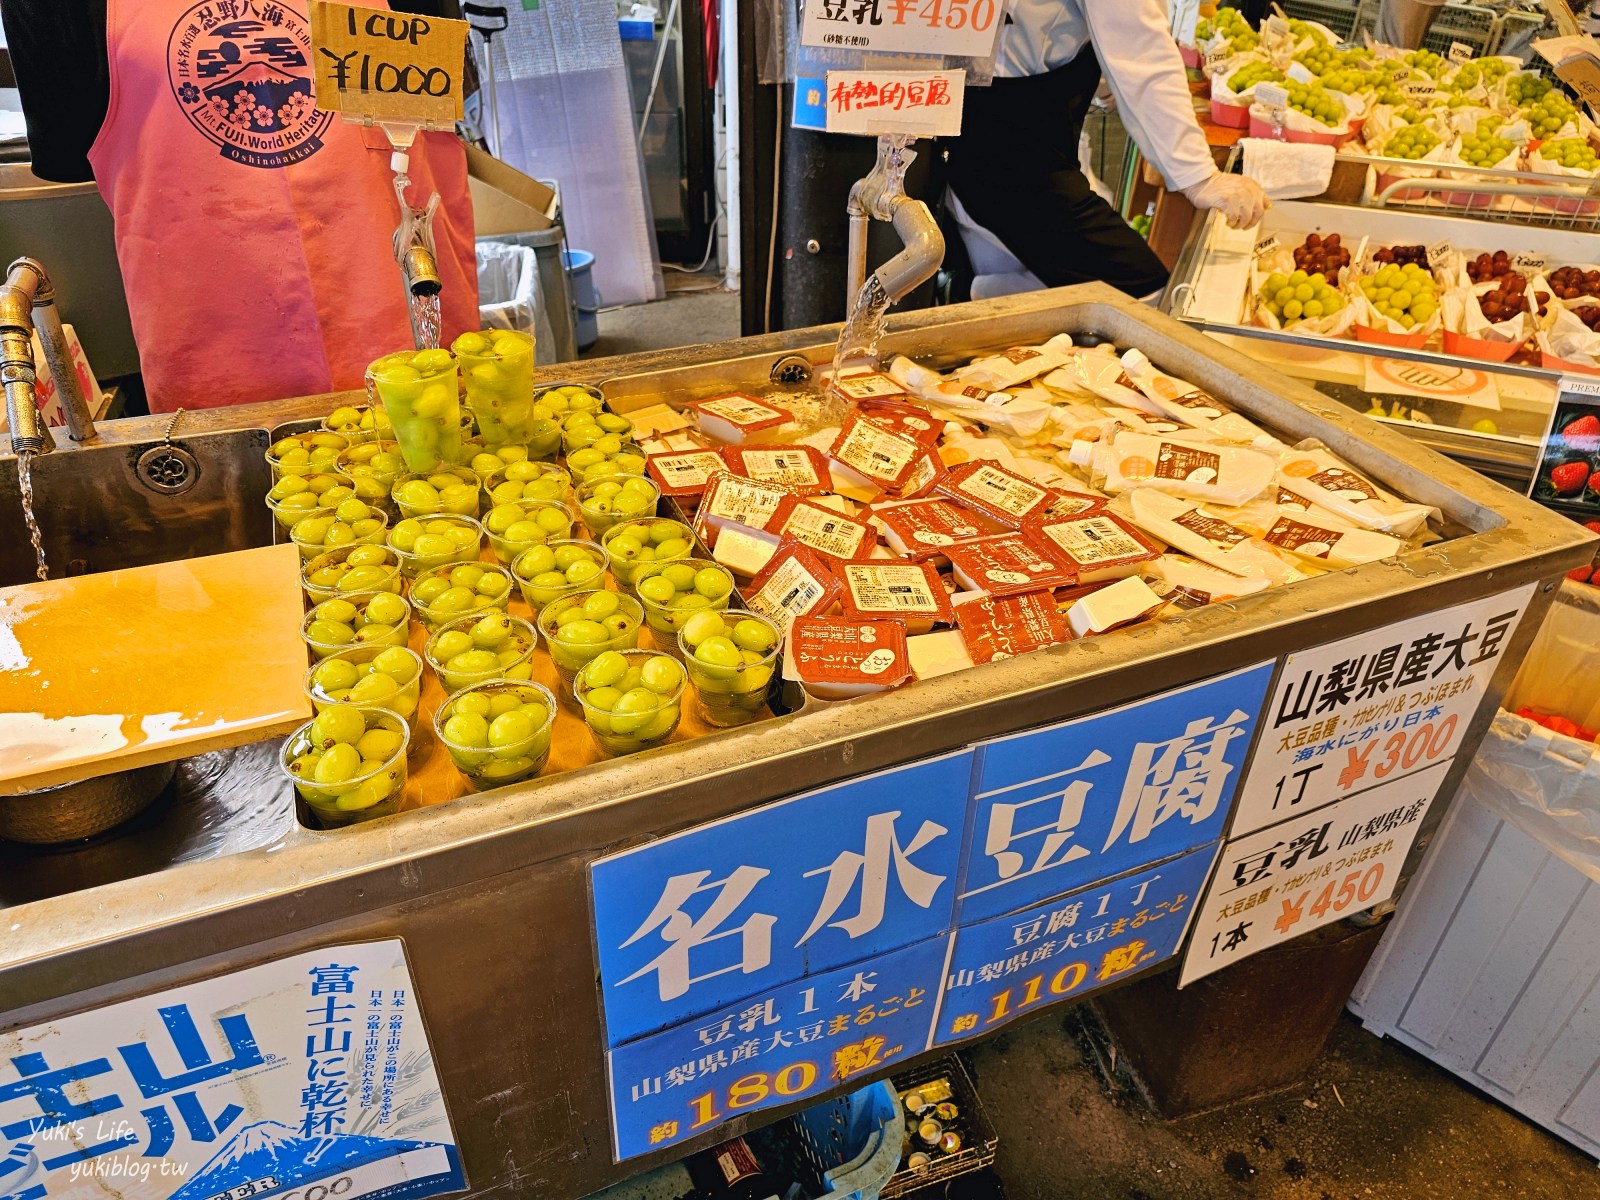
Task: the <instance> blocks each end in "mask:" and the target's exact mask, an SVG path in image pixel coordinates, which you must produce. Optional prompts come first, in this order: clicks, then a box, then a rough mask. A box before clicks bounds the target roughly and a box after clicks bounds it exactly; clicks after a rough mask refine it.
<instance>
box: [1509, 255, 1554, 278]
mask: <svg viewBox="0 0 1600 1200" xmlns="http://www.w3.org/2000/svg"><path fill="white" fill-rule="evenodd" d="M1549 261H1550V260H1549V259H1548V258H1547V257H1546V256H1545V255H1543V254H1535V253H1533V252H1532V251H1531V250H1519V251H1518V252H1517V253H1515V254H1513V255H1512V256H1511V269H1512V270H1513V271H1520V272H1522V273H1523V274H1524V275H1537V274H1538V273H1539V272H1540V271H1543V270H1544V269H1545V267H1546V266H1547V265H1548V264H1549Z"/></svg>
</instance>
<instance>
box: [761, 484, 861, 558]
mask: <svg viewBox="0 0 1600 1200" xmlns="http://www.w3.org/2000/svg"><path fill="white" fill-rule="evenodd" d="M766 528H767V529H769V530H771V531H772V532H774V533H777V534H781V535H782V536H784V537H791V538H794V540H795V541H797V542H800V543H801V544H802V545H806V546H810V547H811V549H813V550H815V551H816V552H817V553H818V554H820V555H822V556H823V557H824V558H830V559H836V560H839V561H841V562H845V561H850V560H852V559H864V558H868V557H870V556H871V554H872V548H873V546H875V545H877V542H878V533H877V530H875V529H873V527H872V526H871V525H868V524H866V523H865V522H864V521H857V520H854V519H852V518H850V517H847V516H845V515H844V514H843V513H841V512H838V511H836V510H834V509H832V508H828V507H826V506H824V505H821V504H818V503H816V501H814V500H807V499H804V498H803V497H800V496H786V497H784V499H783V500H782V501H781V502H780V503H779V505H778V507H777V509H776V510H775V511H774V512H773V514H772V516H771V518H770V519H769V520H768V521H767V524H766Z"/></svg>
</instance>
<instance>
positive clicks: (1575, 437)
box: [1561, 414, 1600, 451]
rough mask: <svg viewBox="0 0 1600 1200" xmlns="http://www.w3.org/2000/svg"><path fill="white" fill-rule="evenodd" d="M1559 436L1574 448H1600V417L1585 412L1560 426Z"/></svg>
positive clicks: (1589, 449) (1590, 449)
mask: <svg viewBox="0 0 1600 1200" xmlns="http://www.w3.org/2000/svg"><path fill="white" fill-rule="evenodd" d="M1561 436H1562V437H1563V438H1565V439H1566V442H1567V445H1569V446H1571V447H1572V448H1573V449H1574V450H1588V451H1592V450H1600V417H1596V416H1594V415H1592V414H1585V415H1584V416H1581V417H1579V418H1578V419H1577V420H1576V421H1568V422H1567V423H1566V424H1565V425H1563V426H1562V427H1561Z"/></svg>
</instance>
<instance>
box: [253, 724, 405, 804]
mask: <svg viewBox="0 0 1600 1200" xmlns="http://www.w3.org/2000/svg"><path fill="white" fill-rule="evenodd" d="M410 741H411V732H410V730H409V729H408V728H407V727H406V723H405V722H404V721H402V720H401V719H400V718H399V717H397V716H395V714H394V713H392V712H390V711H388V710H387V709H383V708H357V707H354V706H353V705H349V704H336V705H333V706H332V707H331V708H328V709H327V710H326V711H324V712H320V713H318V714H317V715H316V716H315V717H313V718H312V719H311V720H310V721H307V722H306V723H305V724H304V725H302V726H300V728H299V729H296V730H295V731H294V732H293V733H291V734H290V735H289V737H288V738H287V739H286V740H285V741H284V743H283V750H282V752H281V754H280V757H279V760H278V765H279V768H280V769H281V770H282V772H283V773H284V775H286V776H287V777H288V778H289V780H290V781H291V782H293V784H294V788H295V791H296V792H298V793H299V794H300V798H301V799H302V800H304V801H305V802H306V804H307V806H308V807H309V808H310V809H311V811H312V812H313V813H314V814H315V815H316V817H317V819H318V820H319V821H321V822H322V824H324V825H327V826H340V825H351V824H354V823H356V822H358V821H371V820H374V819H376V818H378V817H387V816H390V815H392V814H393V813H395V812H398V811H399V809H400V805H401V802H402V800H403V798H404V796H405V788H406V751H407V748H408V746H409V745H410Z"/></svg>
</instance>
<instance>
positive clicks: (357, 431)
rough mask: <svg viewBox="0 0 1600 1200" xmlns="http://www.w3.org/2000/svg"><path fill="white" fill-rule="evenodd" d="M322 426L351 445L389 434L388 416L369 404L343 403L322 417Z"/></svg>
mask: <svg viewBox="0 0 1600 1200" xmlns="http://www.w3.org/2000/svg"><path fill="white" fill-rule="evenodd" d="M322 428H323V429H324V430H325V431H326V432H328V433H337V434H338V435H339V436H340V437H342V438H344V439H345V440H346V441H347V442H349V443H350V445H352V446H356V445H359V444H361V443H362V442H370V441H375V440H377V439H378V438H383V437H387V436H389V434H390V433H391V427H390V425H389V418H388V416H386V415H385V414H384V411H383V409H381V408H375V407H373V406H372V405H370V404H360V405H357V404H343V405H340V406H339V407H338V408H336V409H334V410H333V411H332V412H331V413H329V414H328V415H327V416H325V417H323V418H322Z"/></svg>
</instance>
